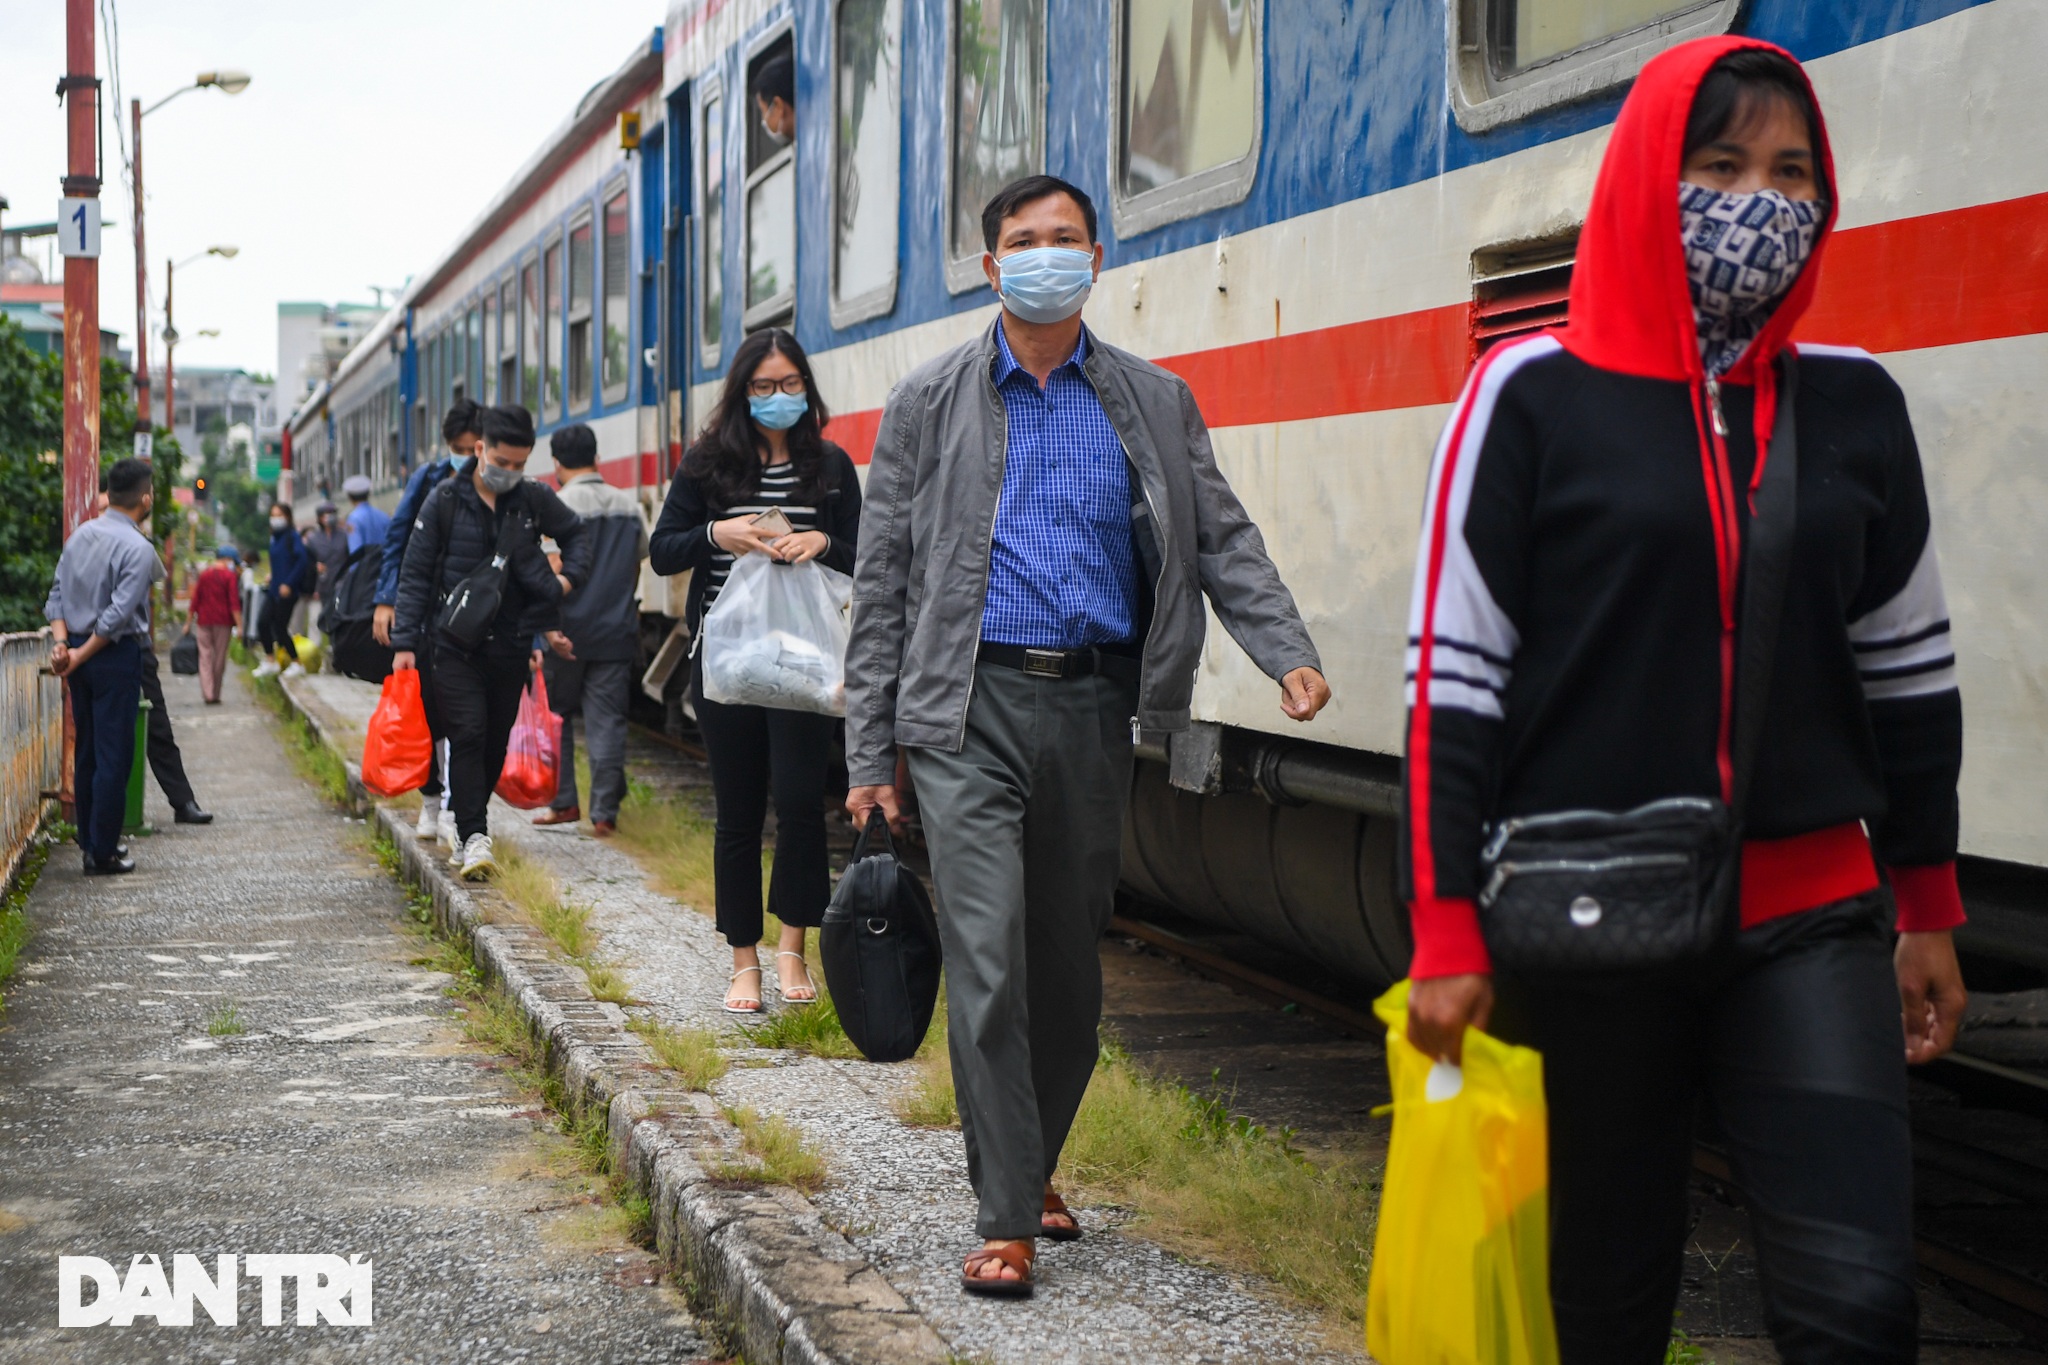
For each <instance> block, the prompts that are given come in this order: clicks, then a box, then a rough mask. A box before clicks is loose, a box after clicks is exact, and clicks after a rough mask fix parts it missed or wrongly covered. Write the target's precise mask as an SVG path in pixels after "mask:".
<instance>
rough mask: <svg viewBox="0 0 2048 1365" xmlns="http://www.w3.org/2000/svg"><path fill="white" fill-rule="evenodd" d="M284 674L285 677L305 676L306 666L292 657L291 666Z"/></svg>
mask: <svg viewBox="0 0 2048 1365" xmlns="http://www.w3.org/2000/svg"><path fill="white" fill-rule="evenodd" d="M284 675H285V676H286V677H287V678H303V677H305V676H306V666H305V665H304V664H302V663H300V662H299V661H298V660H297V659H293V660H292V666H291V667H290V668H287V669H286V670H285V671H284Z"/></svg>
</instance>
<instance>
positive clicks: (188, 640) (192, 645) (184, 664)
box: [171, 626, 199, 678]
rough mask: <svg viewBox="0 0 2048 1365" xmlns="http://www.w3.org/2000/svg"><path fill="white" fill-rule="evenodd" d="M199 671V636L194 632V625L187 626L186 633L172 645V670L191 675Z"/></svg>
mask: <svg viewBox="0 0 2048 1365" xmlns="http://www.w3.org/2000/svg"><path fill="white" fill-rule="evenodd" d="M198 671H199V637H198V636H197V635H194V634H193V633H192V627H190V626H187V627H185V633H184V634H183V635H180V636H179V637H178V639H177V642H176V643H175V644H173V645H172V646H171V672H173V673H179V674H183V675H184V676H185V677H188V678H189V677H191V676H192V675H193V674H195V673H197V672H198Z"/></svg>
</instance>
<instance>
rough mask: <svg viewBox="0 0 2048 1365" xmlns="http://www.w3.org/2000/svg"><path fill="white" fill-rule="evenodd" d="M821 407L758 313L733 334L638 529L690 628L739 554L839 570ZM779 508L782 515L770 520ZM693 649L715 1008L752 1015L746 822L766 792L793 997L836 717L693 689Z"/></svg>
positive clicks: (840, 512)
mask: <svg viewBox="0 0 2048 1365" xmlns="http://www.w3.org/2000/svg"><path fill="white" fill-rule="evenodd" d="M829 420H831V415H830V413H829V412H828V411H827V410H826V407H825V404H824V401H823V400H822V399H821V398H820V397H819V396H818V391H817V386H816V384H815V383H813V382H812V379H811V364H810V361H809V360H807V359H806V358H805V357H804V352H803V348H802V347H801V346H799V345H797V340H796V338H795V337H793V336H791V335H790V334H789V333H788V332H787V331H785V330H783V329H782V328H780V327H770V328H765V329H763V330H761V331H758V332H755V333H754V334H753V335H751V336H749V337H748V338H747V339H746V340H745V341H743V342H741V343H740V345H739V349H738V350H737V351H736V352H735V353H734V355H733V359H732V368H731V369H730V370H729V371H728V372H727V373H726V376H725V388H724V391H723V392H722V393H721V394H720V395H719V399H718V405H717V406H716V407H715V408H713V409H712V411H711V416H710V418H709V419H708V420H707V421H706V422H705V423H704V428H703V430H702V431H700V432H699V433H698V434H697V439H696V441H695V443H694V444H692V445H691V447H690V449H689V451H688V452H687V453H686V454H685V455H684V456H683V464H682V468H681V469H680V470H679V471H677V474H676V477H675V480H674V481H673V482H672V483H671V484H670V485H669V490H668V500H667V502H666V503H665V504H663V506H662V509H661V519H660V520H659V521H658V522H657V523H656V524H655V528H654V535H653V537H652V538H651V539H650V541H649V544H648V559H649V562H651V563H652V564H653V566H654V570H655V572H656V573H662V574H676V573H682V572H684V571H685V570H694V571H695V572H694V574H693V576H692V578H691V580H690V593H689V598H688V601H687V602H686V603H685V606H684V620H685V622H686V623H687V624H688V626H689V628H690V631H691V634H692V635H693V636H694V635H695V634H696V632H697V629H698V626H699V624H700V623H701V622H702V621H703V619H704V613H705V612H706V611H707V610H709V609H710V607H711V604H712V603H713V602H715V601H717V600H718V592H719V589H720V588H721V587H723V586H724V584H725V580H726V576H727V575H728V574H729V573H731V572H732V566H733V564H734V563H735V562H736V561H737V560H738V558H739V557H740V556H741V555H750V554H761V555H767V556H768V557H769V558H771V559H775V560H779V561H781V562H783V563H785V564H802V563H804V562H805V561H807V560H812V559H815V560H817V561H819V562H820V563H822V564H824V565H825V566H826V567H827V568H832V569H837V570H839V571H840V572H841V573H849V574H850V573H852V572H853V552H854V537H855V536H856V534H857V533H858V531H859V528H860V481H859V480H858V479H857V478H856V477H855V475H854V472H853V461H852V460H851V459H849V458H848V457H847V454H846V452H845V451H843V450H841V449H840V448H839V447H838V446H836V445H834V444H833V443H832V442H830V441H828V440H826V439H825V438H824V436H823V434H822V431H823V428H824V425H825V423H826V422H828V421H829ZM776 513H780V514H781V516H780V517H777V516H776V515H775V514H776ZM763 517H765V518H766V519H767V521H766V523H764V522H763V521H762V520H761V519H762V518H763ZM783 519H787V522H788V529H787V530H785V529H784V528H783V527H782V526H781V525H780V524H779V523H780V522H781V521H782V520H783ZM693 655H696V657H695V658H694V662H693V664H692V667H691V677H690V697H691V701H692V702H693V703H694V705H695V707H696V711H697V728H698V730H699V731H700V732H701V733H702V735H703V737H704V751H705V754H706V756H707V757H708V758H709V760H710V764H711V787H712V792H713V795H714V796H715V797H716V799H717V805H718V815H717V834H716V838H715V841H714V857H713V872H714V878H715V881H716V884H717V901H718V907H717V917H718V930H719V932H720V933H722V934H724V935H725V939H726V942H727V943H729V944H731V945H732V966H733V971H732V977H731V979H730V981H729V982H728V983H727V988H726V994H725V1008H726V1010H727V1011H729V1012H731V1013H734V1014H757V1013H759V1012H760V1011H761V1009H762V1007H763V1000H764V998H765V997H764V990H763V987H764V985H765V981H764V979H763V973H762V970H761V960H760V954H759V952H758V950H757V947H756V945H758V944H759V943H760V941H761V930H762V916H761V829H762V826H763V824H764V823H765V821H766V818H767V813H768V800H769V797H770V796H771V795H772V796H773V797H774V801H775V864H774V872H773V874H772V875H771V877H770V879H769V885H768V908H769V909H770V910H772V911H774V913H775V917H776V918H777V919H778V920H780V921H781V922H782V934H781V938H780V940H779V942H778V943H777V944H776V954H775V975H776V985H777V987H778V988H779V989H780V990H781V992H782V998H783V999H784V1000H787V1001H789V1002H791V1003H793V1004H800V1003H802V1002H805V1001H809V1000H815V999H817V994H818V992H817V987H816V986H815V985H814V984H813V983H812V981H811V977H810V972H809V970H808V969H807V968H806V966H805V963H804V931H805V930H806V929H810V928H815V927H816V926H817V925H818V924H819V923H820V922H821V921H822V920H823V918H824V915H825V905H826V902H827V901H829V900H830V899H831V894H832V889H831V877H830V875H829V874H828V872H827V871H826V866H825V805H824V803H825V782H826V778H827V773H828V769H829V766H830V761H831V751H832V736H833V730H834V727H836V726H837V725H838V723H839V722H838V721H837V720H836V719H834V718H833V717H831V716H823V715H815V714H812V713H809V712H803V711H784V710H780V709H776V708H773V707H765V706H729V705H726V704H724V703H721V702H715V701H709V700H707V699H706V698H705V696H704V667H703V660H702V658H701V652H700V651H693Z"/></svg>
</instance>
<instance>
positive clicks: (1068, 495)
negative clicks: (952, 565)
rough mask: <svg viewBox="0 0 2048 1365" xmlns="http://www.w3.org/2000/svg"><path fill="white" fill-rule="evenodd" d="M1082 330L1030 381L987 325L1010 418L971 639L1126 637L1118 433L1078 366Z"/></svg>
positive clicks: (1127, 578) (1093, 640)
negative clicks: (977, 626) (982, 601)
mask: <svg viewBox="0 0 2048 1365" xmlns="http://www.w3.org/2000/svg"><path fill="white" fill-rule="evenodd" d="M1087 356H1088V330H1087V328H1085V327H1084V328H1082V329H1081V340H1080V342H1079V344H1077V345H1076V346H1075V347H1074V354H1073V356H1072V357H1071V358H1070V359H1068V360H1067V361H1066V362H1065V363H1063V364H1062V365H1060V366H1059V367H1058V368H1057V369H1055V370H1054V371H1053V372H1052V374H1051V375H1050V376H1049V377H1048V378H1047V380H1046V384H1045V387H1044V388H1043V389H1040V388H1039V387H1038V381H1037V380H1036V379H1034V378H1033V377H1032V375H1031V372H1030V371H1029V370H1027V369H1025V368H1024V367H1023V366H1022V365H1019V364H1018V363H1017V357H1016V356H1014V355H1012V354H1011V353H1010V343H1009V340H1008V338H1006V337H1005V336H1004V335H1003V329H1002V327H1001V326H1000V325H999V326H998V327H997V328H996V359H995V374H994V379H995V385H996V392H997V393H998V394H999V395H1001V397H1002V400H1003V411H1004V413H1005V415H1006V417H1007V421H1008V427H1009V453H1008V455H1007V457H1006V459H1005V462H1004V465H1003V491H1002V494H1001V496H1000V497H999V498H998V500H997V502H996V524H995V537H994V543H993V544H992V545H991V546H990V548H989V563H988V597H987V599H986V605H984V606H983V608H982V613H981V638H982V639H984V640H987V641H989V642H991V643H993V644H1000V645H1029V646H1032V647H1034V648H1038V649H1080V648H1083V647H1085V646H1088V645H1106V644H1120V643H1124V642H1126V641H1129V640H1131V639H1132V638H1133V636H1134V634H1135V632H1136V626H1135V624H1134V621H1135V617H1136V603H1137V583H1138V579H1137V567H1136V558H1135V556H1134V554H1133V552H1132V549H1131V479H1130V470H1129V467H1128V466H1127V465H1126V464H1125V462H1124V447H1123V442H1122V441H1120V440H1118V439H1117V434H1116V429H1115V428H1114V427H1112V426H1110V424H1109V416H1108V414H1106V413H1104V412H1103V410H1102V400H1101V399H1099V398H1098V397H1096V395H1095V386H1094V385H1093V384H1090V383H1089V382H1088V376H1087V374H1086V373H1084V372H1083V371H1082V369H1081V362H1082V361H1083V360H1085V359H1087Z"/></svg>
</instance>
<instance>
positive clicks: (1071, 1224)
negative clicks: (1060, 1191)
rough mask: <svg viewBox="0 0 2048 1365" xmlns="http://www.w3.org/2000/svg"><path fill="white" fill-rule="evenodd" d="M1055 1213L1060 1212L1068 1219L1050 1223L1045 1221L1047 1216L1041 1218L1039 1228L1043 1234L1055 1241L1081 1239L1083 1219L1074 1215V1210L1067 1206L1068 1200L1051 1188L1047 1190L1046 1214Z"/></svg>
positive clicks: (1048, 1215)
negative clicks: (1062, 1221) (1063, 1221)
mask: <svg viewBox="0 0 2048 1365" xmlns="http://www.w3.org/2000/svg"><path fill="white" fill-rule="evenodd" d="M1053 1214H1058V1215H1060V1216H1061V1217H1063V1218H1065V1219H1067V1220H1068V1221H1067V1222H1065V1223H1049V1222H1046V1221H1045V1218H1041V1219H1040V1220H1039V1228H1040V1229H1041V1235H1042V1236H1044V1237H1047V1238H1050V1239H1051V1240H1052V1241H1055V1242H1078V1241H1080V1240H1081V1220H1080V1219H1078V1218H1076V1217H1074V1211H1073V1210H1072V1209H1070V1208H1068V1207H1067V1202H1066V1200H1064V1199H1061V1198H1060V1197H1059V1196H1058V1195H1057V1194H1054V1193H1053V1192H1052V1191H1051V1190H1047V1191H1046V1192H1045V1215H1046V1217H1050V1216H1052V1215H1053Z"/></svg>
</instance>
